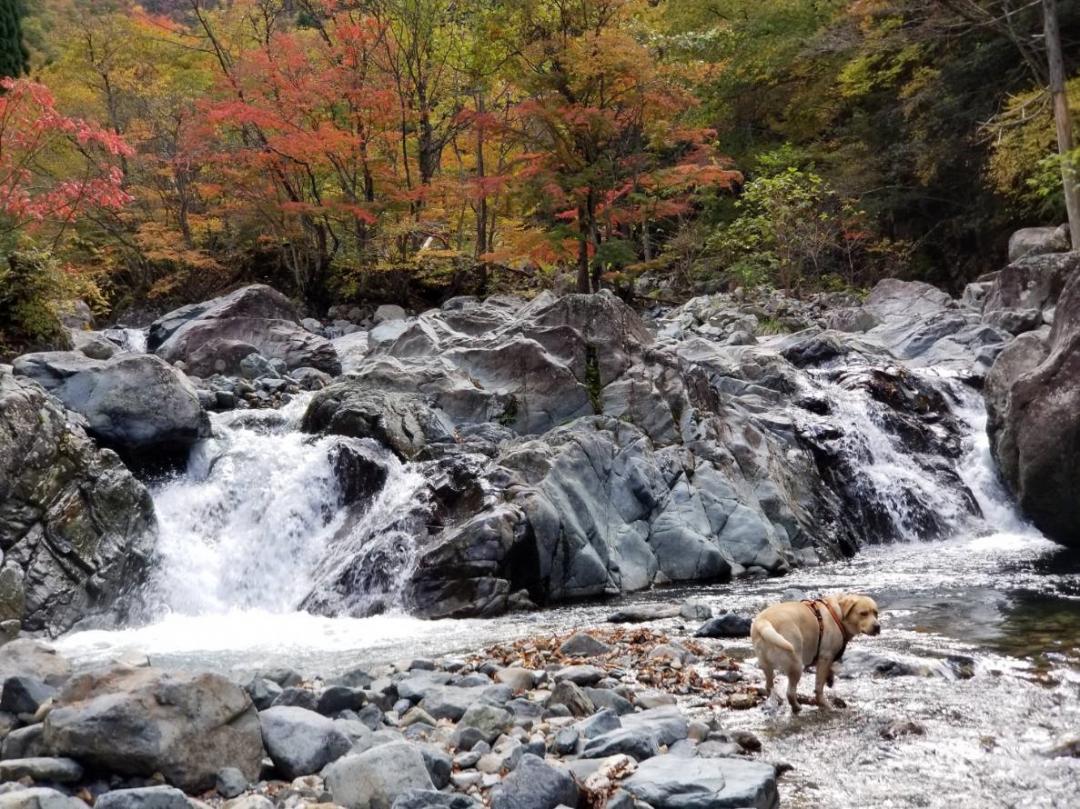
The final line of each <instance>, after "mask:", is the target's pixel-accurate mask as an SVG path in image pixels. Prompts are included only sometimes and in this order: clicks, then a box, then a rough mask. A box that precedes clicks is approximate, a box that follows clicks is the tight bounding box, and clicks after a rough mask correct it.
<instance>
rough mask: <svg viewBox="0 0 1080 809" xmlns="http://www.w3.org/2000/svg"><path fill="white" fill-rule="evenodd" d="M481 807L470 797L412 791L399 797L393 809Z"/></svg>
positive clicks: (468, 808) (472, 808)
mask: <svg viewBox="0 0 1080 809" xmlns="http://www.w3.org/2000/svg"><path fill="white" fill-rule="evenodd" d="M481 806H482V804H481V803H479V802H478V801H476V800H474V799H473V798H470V797H469V796H468V795H455V794H454V793H447V792H435V791H433V790H429V789H410V790H408V791H406V792H403V793H401V794H400V795H398V796H397V798H396V799H395V800H394V803H393V806H392V807H391V809H481Z"/></svg>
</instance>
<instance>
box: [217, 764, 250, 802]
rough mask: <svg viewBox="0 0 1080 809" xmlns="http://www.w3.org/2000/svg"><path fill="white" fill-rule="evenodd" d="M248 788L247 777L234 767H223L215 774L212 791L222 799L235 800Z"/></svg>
mask: <svg viewBox="0 0 1080 809" xmlns="http://www.w3.org/2000/svg"><path fill="white" fill-rule="evenodd" d="M247 788H248V779H247V777H246V776H245V775H244V774H243V773H242V772H240V770H238V769H236V768H235V767H224V768H222V769H221V770H220V771H219V772H218V774H217V781H216V782H215V784H214V789H215V790H216V791H217V794H218V795H220V796H221V797H223V798H226V799H228V798H235V797H236V796H237V795H240V794H242V793H243V792H245V791H246V790H247Z"/></svg>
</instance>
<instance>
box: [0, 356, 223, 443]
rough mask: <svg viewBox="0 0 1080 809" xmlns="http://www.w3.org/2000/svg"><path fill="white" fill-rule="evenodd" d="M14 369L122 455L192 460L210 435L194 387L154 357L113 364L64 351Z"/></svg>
mask: <svg viewBox="0 0 1080 809" xmlns="http://www.w3.org/2000/svg"><path fill="white" fill-rule="evenodd" d="M13 368H14V372H15V374H16V376H20V377H24V378H28V379H32V380H34V381H35V382H37V383H38V384H40V385H41V386H42V387H44V388H45V389H46V390H47V391H48V392H49V393H51V394H52V395H53V396H55V397H56V398H57V399H59V400H60V401H61V402H62V403H63V404H64V406H65V407H66V408H68V409H69V410H73V411H75V412H76V413H78V414H80V415H81V416H83V418H84V419H85V424H86V430H87V432H89V433H90V434H91V435H92V436H94V437H95V438H96V439H97V440H98V441H100V442H101V443H103V444H105V445H106V446H109V447H111V448H113V449H116V450H117V451H119V452H121V453H128V454H131V455H133V456H137V457H149V456H160V455H170V454H172V455H177V456H178V457H180V458H181V459H186V454H187V451H188V450H189V449H190V447H192V446H193V445H194V444H195V443H196V442H197V441H201V440H202V439H204V438H207V437H208V436H209V435H210V419H209V416H207V414H206V411H205V410H204V409H203V406H202V404H201V403H200V401H199V396H198V392H197V391H196V390H195V388H194V386H193V385H192V384H191V382H190V381H188V379H187V378H186V377H185V376H184V375H183V374H182V373H180V372H179V371H177V370H176V369H175V368H173V367H172V366H171V365H169V364H168V363H166V362H163V361H162V360H161V359H159V358H158V357H155V356H153V355H151V354H119V355H117V356H115V357H112V358H111V359H107V360H94V359H90V358H89V357H86V356H84V355H82V354H78V353H76V352H64V351H54V352H44V353H39V354H24V355H23V356H21V357H18V358H17V359H16V360H15V362H14V364H13Z"/></svg>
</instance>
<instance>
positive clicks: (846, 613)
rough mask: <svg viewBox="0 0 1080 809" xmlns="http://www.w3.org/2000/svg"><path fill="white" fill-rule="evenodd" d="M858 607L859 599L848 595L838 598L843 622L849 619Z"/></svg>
mask: <svg viewBox="0 0 1080 809" xmlns="http://www.w3.org/2000/svg"><path fill="white" fill-rule="evenodd" d="M857 606H859V597H858V596H857V595H852V594H851V593H848V594H847V595H842V596H840V609H841V611H842V613H843V620H845V621H846V620H847V619H848V618H850V617H851V613H852V612H853V611H854V610H855V608H856V607H857Z"/></svg>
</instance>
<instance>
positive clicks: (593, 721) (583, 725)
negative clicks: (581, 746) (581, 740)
mask: <svg viewBox="0 0 1080 809" xmlns="http://www.w3.org/2000/svg"><path fill="white" fill-rule="evenodd" d="M621 727H622V722H620V721H619V715H618V714H617V713H615V711H613V710H611V709H610V708H604V709H603V710H601V711H597V712H596V713H594V714H593V715H592V716H590V717H589V718H587V719H582V720H581V721H580V722H578V723H577V724H576V725H574V729H575V730H576V732H578V733H580V734H581V735H582V736H584V737H585V738H586V739H593V738H595V737H597V736H601V735H603V734H605V733H609V732H610V731H613V730H617V729H618V728H621Z"/></svg>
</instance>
